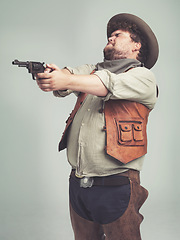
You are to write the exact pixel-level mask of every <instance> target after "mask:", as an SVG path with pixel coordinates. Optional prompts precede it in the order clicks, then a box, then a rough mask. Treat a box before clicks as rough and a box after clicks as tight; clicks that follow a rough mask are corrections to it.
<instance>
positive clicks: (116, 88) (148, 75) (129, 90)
mask: <svg viewBox="0 0 180 240" xmlns="http://www.w3.org/2000/svg"><path fill="white" fill-rule="evenodd" d="M94 74H95V75H97V76H98V77H99V78H100V79H101V81H102V82H103V84H104V85H105V87H106V88H107V89H108V91H109V92H108V94H107V96H106V97H105V98H104V100H105V101H107V100H109V99H124V100H130V101H136V102H140V103H142V104H144V105H146V106H147V107H148V108H150V109H152V108H154V105H155V103H156V100H157V98H156V80H155V77H154V74H153V73H152V72H151V71H150V70H149V69H147V68H145V67H137V68H133V69H131V70H129V71H127V72H124V73H120V74H114V73H111V72H110V71H108V70H106V69H104V70H100V71H97V72H95V73H94Z"/></svg>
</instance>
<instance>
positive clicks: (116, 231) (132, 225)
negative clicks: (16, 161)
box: [70, 179, 148, 240]
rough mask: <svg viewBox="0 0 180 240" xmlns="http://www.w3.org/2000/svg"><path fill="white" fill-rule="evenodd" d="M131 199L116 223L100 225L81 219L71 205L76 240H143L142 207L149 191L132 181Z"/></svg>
mask: <svg viewBox="0 0 180 240" xmlns="http://www.w3.org/2000/svg"><path fill="white" fill-rule="evenodd" d="M130 184H131V197H130V201H129V205H128V208H127V209H126V211H125V213H124V214H123V215H122V216H121V217H120V218H119V219H117V220H116V221H114V222H112V223H108V224H103V225H100V224H98V223H94V222H92V221H88V220H86V219H84V218H82V217H80V216H79V215H78V214H77V213H76V212H75V211H74V210H73V209H72V207H71V205H70V216H71V223H72V227H73V231H74V236H75V240H141V234H140V224H141V222H142V220H143V216H142V215H141V214H140V213H139V209H140V207H141V206H142V205H143V203H144V202H145V200H146V199H147V197H148V191H147V190H146V189H145V188H143V187H142V186H141V185H140V184H139V182H137V181H133V179H132V181H131V183H130Z"/></svg>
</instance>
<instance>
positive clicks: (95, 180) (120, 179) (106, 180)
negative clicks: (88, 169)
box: [70, 170, 139, 188]
mask: <svg viewBox="0 0 180 240" xmlns="http://www.w3.org/2000/svg"><path fill="white" fill-rule="evenodd" d="M70 177H72V178H73V179H74V180H75V181H76V182H78V183H79V185H80V187H83V188H87V187H92V186H121V185H126V184H129V183H130V180H132V181H135V182H137V183H139V172H138V171H136V170H128V171H126V172H123V173H120V174H116V175H111V176H106V177H82V178H79V177H77V176H76V175H75V170H72V172H71V175H70Z"/></svg>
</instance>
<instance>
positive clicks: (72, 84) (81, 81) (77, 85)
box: [36, 64, 108, 96]
mask: <svg viewBox="0 0 180 240" xmlns="http://www.w3.org/2000/svg"><path fill="white" fill-rule="evenodd" d="M36 80H37V84H38V86H39V88H40V89H41V90H43V91H44V92H50V91H58V90H66V89H69V90H72V91H78V92H84V93H88V94H92V95H96V96H106V95H107V93H108V90H107V88H106V87H105V86H104V84H103V82H102V81H101V79H100V78H99V77H98V76H96V75H95V74H91V75H76V74H71V73H70V72H69V70H67V69H59V68H58V67H57V66H56V65H54V64H47V65H46V69H45V71H44V73H38V74H37V75H36Z"/></svg>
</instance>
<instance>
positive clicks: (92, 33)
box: [0, 0, 180, 240]
mask: <svg viewBox="0 0 180 240" xmlns="http://www.w3.org/2000/svg"><path fill="white" fill-rule="evenodd" d="M179 7H180V4H179V0H171V1H170V0H169V1H167V0H159V1H157V0H151V1H144V0H137V1H133V0H129V1H122V0H117V1H116V0H110V1H106V0H91V1H86V0H76V1H68V0H67V1H62V0H51V1H47V0H43V1H42V0H41V1H38V0H31V1H22V0H13V1H10V0H6V1H5V0H4V1H2V0H1V2H0V30H1V35H0V66H1V72H0V81H1V84H0V91H1V94H0V105H1V112H0V114H1V115H0V116H1V118H0V119H1V124H0V128H1V132H0V133H1V134H0V137H1V145H0V146H1V151H0V154H1V155H0V161H1V162H0V240H42V239H43V240H59V239H62V240H72V239H73V233H72V229H71V225H70V219H69V212H68V174H69V171H70V167H69V165H68V163H67V161H66V153H65V151H63V152H61V153H58V152H57V144H58V140H59V138H60V136H61V134H62V131H63V129H64V124H65V120H66V118H67V116H68V115H69V112H70V111H71V109H72V107H73V106H74V101H75V97H74V96H70V97H68V98H66V99H58V98H55V97H53V96H52V93H44V92H42V91H40V90H39V89H38V88H37V85H36V83H35V82H34V81H33V80H32V79H31V75H30V74H28V73H27V70H26V69H20V68H18V67H17V66H12V65H11V62H12V61H13V60H14V59H16V58H17V59H19V60H34V61H45V62H46V63H55V64H57V65H58V66H59V67H64V66H66V65H70V66H73V67H75V66H78V65H81V64H84V63H97V62H100V61H102V58H103V54H102V49H103V48H104V46H105V44H106V24H107V21H108V20H109V19H110V17H112V16H113V15H115V14H117V13H120V12H129V13H133V14H135V15H138V16H139V17H141V18H143V19H144V20H145V21H146V22H147V23H148V24H149V25H150V26H151V27H152V29H153V30H154V32H155V33H156V35H157V38H158V40H159V44H160V57H159V60H158V62H157V65H156V66H155V67H154V68H153V69H152V71H153V72H154V73H155V75H156V78H157V82H158V85H159V87H160V97H159V100H158V103H157V105H156V108H155V109H154V110H153V111H152V113H151V116H150V119H149V126H148V135H149V145H148V151H149V153H148V154H147V157H146V161H145V165H144V169H143V172H142V174H141V176H142V184H143V185H144V186H145V187H146V188H147V189H148V190H149V192H150V196H149V198H148V200H147V202H146V204H145V205H144V206H143V207H142V209H141V212H142V213H143V215H144V216H145V220H144V222H143V224H142V238H143V239H144V240H152V239H153V240H154V239H155V240H156V239H158V240H178V239H180V238H179V237H180V235H179V234H180V231H179V211H180V206H179V196H180V191H179V186H178V181H179V177H178V175H179V166H180V164H179V158H178V150H179V141H178V140H179V138H178V137H179V134H180V131H179V116H180V114H179V113H180V109H179V88H180V81H179V53H180V47H179V46H180V45H179V36H180V29H179V20H180V17H179Z"/></svg>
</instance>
